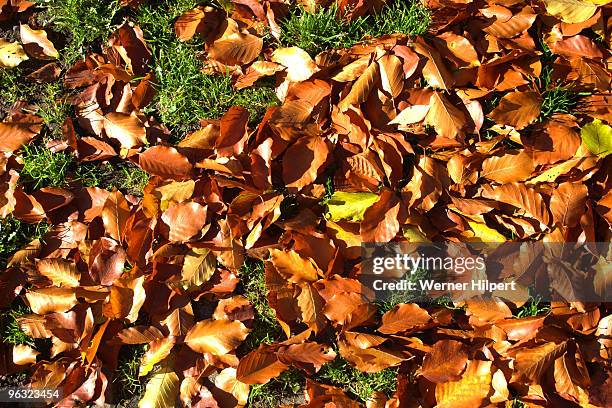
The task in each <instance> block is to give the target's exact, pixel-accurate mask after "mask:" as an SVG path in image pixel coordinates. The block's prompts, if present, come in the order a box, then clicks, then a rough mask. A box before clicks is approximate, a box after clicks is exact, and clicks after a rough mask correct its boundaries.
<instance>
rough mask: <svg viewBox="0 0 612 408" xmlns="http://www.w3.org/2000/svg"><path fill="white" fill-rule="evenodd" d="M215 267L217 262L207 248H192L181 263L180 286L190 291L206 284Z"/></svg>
mask: <svg viewBox="0 0 612 408" xmlns="http://www.w3.org/2000/svg"><path fill="white" fill-rule="evenodd" d="M216 267H217V260H216V259H215V257H214V255H213V254H212V253H211V252H210V250H209V249H208V248H192V249H191V251H190V252H189V253H188V254H187V255H185V259H184V261H183V271H182V280H181V286H182V287H183V289H185V290H190V289H192V288H194V287H198V286H200V285H202V284H203V283H205V282H208V280H209V279H210V277H211V276H212V275H213V273H215V269H216Z"/></svg>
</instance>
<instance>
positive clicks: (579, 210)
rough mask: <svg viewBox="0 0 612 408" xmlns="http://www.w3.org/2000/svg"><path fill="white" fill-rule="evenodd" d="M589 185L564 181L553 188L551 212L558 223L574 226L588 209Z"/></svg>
mask: <svg viewBox="0 0 612 408" xmlns="http://www.w3.org/2000/svg"><path fill="white" fill-rule="evenodd" d="M588 193H589V192H588V190H587V187H586V186H585V185H584V184H578V183H562V184H559V185H558V186H557V188H556V189H554V190H553V194H552V196H551V198H550V212H551V214H552V217H553V220H554V221H555V223H556V224H557V225H560V226H564V227H573V226H574V225H576V224H577V223H578V221H579V220H580V217H581V216H582V214H584V212H585V211H586V207H585V204H586V200H587V195H588Z"/></svg>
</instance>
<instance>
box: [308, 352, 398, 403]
mask: <svg viewBox="0 0 612 408" xmlns="http://www.w3.org/2000/svg"><path fill="white" fill-rule="evenodd" d="M315 377H316V379H317V380H318V381H321V382H323V383H327V384H330V385H334V386H337V387H340V388H343V389H344V390H345V391H346V392H348V393H349V395H352V396H353V397H355V398H357V399H359V400H360V401H363V402H365V401H367V400H368V398H370V397H371V396H372V394H373V393H374V392H383V393H384V394H385V395H387V396H391V395H392V394H393V393H394V392H395V390H396V388H397V369H396V368H386V369H384V370H382V371H379V372H377V373H362V372H361V371H359V370H357V369H356V368H354V367H353V366H351V365H350V364H349V362H348V361H346V360H345V359H344V358H342V357H341V356H337V357H336V358H335V359H334V360H333V361H331V362H329V363H327V364H325V365H324V366H323V367H321V370H320V371H319V372H318V373H317V375H316V376H315Z"/></svg>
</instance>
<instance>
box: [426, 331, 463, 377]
mask: <svg viewBox="0 0 612 408" xmlns="http://www.w3.org/2000/svg"><path fill="white" fill-rule="evenodd" d="M467 362H468V354H467V347H466V346H465V345H464V344H463V343H461V342H459V341H455V340H439V341H437V342H436V343H435V344H434V345H433V348H432V350H431V351H430V352H429V353H427V355H426V356H425V359H424V360H423V368H422V369H421V374H422V375H423V376H424V377H425V378H427V379H428V380H429V381H431V382H434V383H444V382H448V381H456V380H458V379H459V378H461V373H462V372H463V369H464V368H465V366H466V364H467Z"/></svg>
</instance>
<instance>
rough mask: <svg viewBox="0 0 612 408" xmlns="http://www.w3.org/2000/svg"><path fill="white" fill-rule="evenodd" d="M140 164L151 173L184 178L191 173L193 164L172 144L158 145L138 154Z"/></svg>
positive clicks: (179, 178) (167, 177) (168, 177)
mask: <svg viewBox="0 0 612 408" xmlns="http://www.w3.org/2000/svg"><path fill="white" fill-rule="evenodd" d="M138 164H139V166H140V167H141V168H142V169H143V170H144V171H146V172H147V173H149V174H152V175H155V176H160V177H162V178H166V179H174V180H183V179H185V178H187V177H189V175H190V174H191V172H192V170H193V165H192V164H191V163H190V162H189V160H188V159H187V157H185V156H184V155H183V154H181V153H179V151H178V150H176V149H175V148H174V147H172V146H162V145H157V146H153V147H150V148H148V149H147V150H146V151H144V152H143V153H141V154H140V155H139V156H138Z"/></svg>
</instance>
